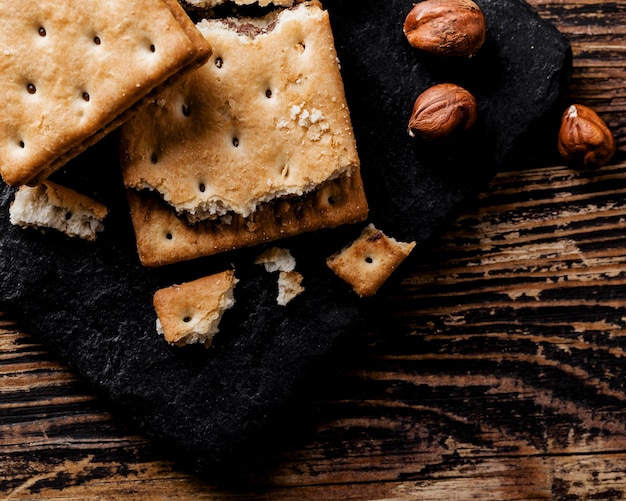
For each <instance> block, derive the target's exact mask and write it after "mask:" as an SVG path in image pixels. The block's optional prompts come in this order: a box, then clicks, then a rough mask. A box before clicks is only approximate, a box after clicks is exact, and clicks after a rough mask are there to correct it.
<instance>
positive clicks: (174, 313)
mask: <svg viewBox="0 0 626 501" xmlns="http://www.w3.org/2000/svg"><path fill="white" fill-rule="evenodd" d="M236 284H237V278H236V277H235V272H234V271H233V270H227V271H223V272H221V273H217V274H214V275H209V276H206V277H202V278H198V279H196V280H193V281H191V282H185V283H183V284H180V285H172V286H170V287H166V288H163V289H159V290H157V291H156V292H155V294H154V298H153V304H154V308H155V310H156V313H157V331H158V332H159V333H161V334H163V336H164V337H165V340H166V341H167V342H168V343H170V344H174V345H177V346H183V345H186V344H193V343H202V344H204V345H205V346H206V347H209V346H210V345H211V343H212V342H213V338H214V337H215V334H217V332H219V323H220V321H221V319H222V316H223V315H224V313H225V311H226V310H227V309H229V308H232V306H233V305H234V304H235V299H234V295H233V291H234V288H235V285H236Z"/></svg>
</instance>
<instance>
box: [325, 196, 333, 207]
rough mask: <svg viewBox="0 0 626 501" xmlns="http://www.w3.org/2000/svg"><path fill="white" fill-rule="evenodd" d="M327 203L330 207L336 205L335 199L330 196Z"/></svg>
mask: <svg viewBox="0 0 626 501" xmlns="http://www.w3.org/2000/svg"><path fill="white" fill-rule="evenodd" d="M326 201H327V202H328V203H329V204H330V205H334V204H335V197H333V196H332V195H329V197H328V198H327V199H326Z"/></svg>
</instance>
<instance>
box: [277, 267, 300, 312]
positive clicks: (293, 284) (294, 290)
mask: <svg viewBox="0 0 626 501" xmlns="http://www.w3.org/2000/svg"><path fill="white" fill-rule="evenodd" d="M303 278H304V277H303V276H302V275H300V273H298V272H297V271H280V272H279V273H278V296H277V297H276V302H277V303H278V304H279V305H280V306H286V305H287V303H289V302H290V301H291V300H292V299H294V298H295V297H296V296H298V295H299V294H301V293H302V292H304V287H302V285H301V284H302V279H303Z"/></svg>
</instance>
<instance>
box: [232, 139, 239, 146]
mask: <svg viewBox="0 0 626 501" xmlns="http://www.w3.org/2000/svg"><path fill="white" fill-rule="evenodd" d="M233 146H234V147H235V148H239V138H238V137H233Z"/></svg>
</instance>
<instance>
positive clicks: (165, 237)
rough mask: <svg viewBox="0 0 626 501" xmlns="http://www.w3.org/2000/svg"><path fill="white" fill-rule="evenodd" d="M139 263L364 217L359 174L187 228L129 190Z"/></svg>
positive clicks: (151, 196)
mask: <svg viewBox="0 0 626 501" xmlns="http://www.w3.org/2000/svg"><path fill="white" fill-rule="evenodd" d="M128 200H129V204H130V209H131V215H132V221H133V226H134V229H135V235H136V241H137V250H138V254H139V259H140V261H141V262H142V263H143V265H144V266H147V267H156V266H162V265H166V264H172V263H176V262H179V261H185V260H190V259H195V258H198V257H202V256H209V255H212V254H217V253H220V252H224V251H227V250H231V249H236V248H240V247H247V246H252V245H257V244H260V243H263V242H270V241H274V240H277V239H280V238H286V237H289V236H293V235H296V234H300V233H302V232H307V231H314V230H318V229H321V228H334V227H336V226H339V225H342V224H349V223H358V222H360V221H363V220H364V219H365V218H366V217H367V212H368V210H367V201H366V199H365V195H364V192H363V183H362V181H361V177H360V175H358V174H356V175H353V176H350V177H342V178H339V179H335V180H332V181H328V182H326V183H324V184H323V185H322V186H320V188H319V189H317V190H315V191H313V192H312V193H309V194H307V195H305V196H302V197H297V198H293V199H277V200H274V201H272V202H269V203H267V204H263V205H261V206H260V207H259V209H258V210H257V211H256V212H255V213H254V214H252V216H250V217H249V218H243V217H242V216H239V215H233V216H232V217H223V218H221V219H218V220H215V221H203V222H200V223H196V224H194V225H190V224H188V223H187V221H186V220H185V219H184V218H183V217H181V216H178V215H176V214H175V213H174V212H172V211H171V210H170V208H169V207H168V206H167V205H166V204H165V203H164V202H163V200H162V199H161V198H160V197H159V196H158V195H156V194H155V193H151V192H147V191H144V192H141V193H140V192H137V191H135V190H128Z"/></svg>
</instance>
